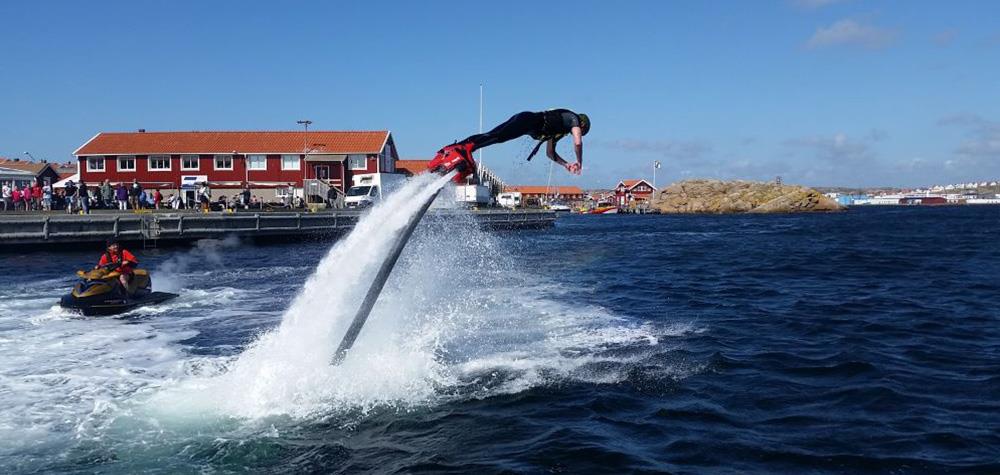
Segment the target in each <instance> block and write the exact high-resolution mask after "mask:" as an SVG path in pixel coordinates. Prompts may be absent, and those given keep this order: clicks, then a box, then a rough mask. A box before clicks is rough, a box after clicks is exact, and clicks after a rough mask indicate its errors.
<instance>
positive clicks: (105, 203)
mask: <svg viewBox="0 0 1000 475" xmlns="http://www.w3.org/2000/svg"><path fill="white" fill-rule="evenodd" d="M114 205H115V190H114V189H113V188H111V180H108V179H107V178H105V179H104V183H101V208H104V209H111V208H112V207H114Z"/></svg>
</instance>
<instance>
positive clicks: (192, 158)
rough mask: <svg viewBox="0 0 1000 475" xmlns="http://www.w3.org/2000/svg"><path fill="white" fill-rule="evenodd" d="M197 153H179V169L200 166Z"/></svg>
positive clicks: (194, 168) (191, 168)
mask: <svg viewBox="0 0 1000 475" xmlns="http://www.w3.org/2000/svg"><path fill="white" fill-rule="evenodd" d="M198 162H199V160H198V156H197V155H181V170H197V169H198V168H200V164H199V163H198Z"/></svg>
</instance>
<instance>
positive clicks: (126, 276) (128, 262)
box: [94, 239, 139, 289]
mask: <svg viewBox="0 0 1000 475" xmlns="http://www.w3.org/2000/svg"><path fill="white" fill-rule="evenodd" d="M138 263H139V259H136V258H135V256H134V255H133V254H132V253H131V252H128V251H127V250H125V249H122V248H121V246H120V245H119V244H118V241H117V240H115V239H109V240H108V245H107V251H105V252H104V254H103V255H102V256H101V260H100V262H98V263H97V265H96V266H94V269H99V268H102V267H104V268H108V269H109V270H111V271H116V272H118V274H119V275H118V281H119V282H121V284H122V289H128V281H129V280H130V279H131V278H132V270H133V269H134V268H135V266H136V265H137V264H138Z"/></svg>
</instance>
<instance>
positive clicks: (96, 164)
mask: <svg viewBox="0 0 1000 475" xmlns="http://www.w3.org/2000/svg"><path fill="white" fill-rule="evenodd" d="M87 171H88V172H103V171H104V157H89V158H87Z"/></svg>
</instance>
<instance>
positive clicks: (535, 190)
mask: <svg viewBox="0 0 1000 475" xmlns="http://www.w3.org/2000/svg"><path fill="white" fill-rule="evenodd" d="M503 191H504V192H505V193H520V194H521V200H522V203H524V205H525V206H541V205H543V204H545V203H550V202H553V201H561V202H563V203H565V204H569V205H572V206H575V205H579V204H580V203H581V202H583V200H584V199H585V198H586V194H585V193H584V192H583V190H582V189H581V188H580V187H579V186H555V185H553V186H544V185H511V186H507V187H505V188H504V190H503Z"/></svg>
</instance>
